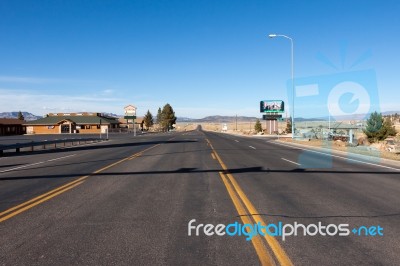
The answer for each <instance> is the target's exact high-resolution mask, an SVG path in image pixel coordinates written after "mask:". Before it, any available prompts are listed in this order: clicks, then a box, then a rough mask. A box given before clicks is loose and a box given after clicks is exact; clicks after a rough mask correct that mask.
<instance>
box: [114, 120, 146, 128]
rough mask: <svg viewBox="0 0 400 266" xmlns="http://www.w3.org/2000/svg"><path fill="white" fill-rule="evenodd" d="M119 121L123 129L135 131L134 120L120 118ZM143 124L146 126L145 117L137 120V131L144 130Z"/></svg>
mask: <svg viewBox="0 0 400 266" xmlns="http://www.w3.org/2000/svg"><path fill="white" fill-rule="evenodd" d="M118 121H119V122H120V127H121V128H128V129H133V120H132V119H129V120H127V119H125V118H122V117H121V118H119V119H118ZM143 124H144V119H143V117H136V118H135V125H136V129H137V130H142V131H143Z"/></svg>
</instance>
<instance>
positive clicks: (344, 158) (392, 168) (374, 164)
mask: <svg viewBox="0 0 400 266" xmlns="http://www.w3.org/2000/svg"><path fill="white" fill-rule="evenodd" d="M274 143H275V144H278V145H282V146H286V147H290V148H297V149H300V150H305V151H311V152H315V153H319V154H323V155H328V156H332V157H336V158H340V159H343V160H349V161H354V162H358V163H363V164H368V165H373V166H378V167H382V168H387V169H391V170H396V171H400V169H398V168H394V167H390V166H386V165H380V164H376V163H369V162H363V161H360V160H356V159H352V158H346V157H342V156H338V155H333V154H329V153H324V152H320V151H314V150H311V149H305V148H300V147H298V146H296V145H287V144H283V143H276V142H274Z"/></svg>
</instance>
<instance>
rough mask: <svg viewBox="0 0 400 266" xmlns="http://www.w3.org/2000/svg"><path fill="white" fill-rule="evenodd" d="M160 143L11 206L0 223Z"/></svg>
mask: <svg viewBox="0 0 400 266" xmlns="http://www.w3.org/2000/svg"><path fill="white" fill-rule="evenodd" d="M159 145H161V144H156V145H154V146H151V147H150V148H147V149H145V150H143V151H140V152H137V153H135V154H133V155H130V156H128V157H126V158H124V159H122V160H119V161H117V162H115V163H112V164H110V165H107V166H105V167H103V168H101V169H99V170H96V171H94V172H93V173H91V174H89V175H85V176H82V177H80V178H78V179H76V180H74V181H72V182H69V183H67V184H65V185H62V186H60V187H57V188H55V189H53V190H50V191H48V192H46V193H44V194H42V195H39V196H37V197H35V198H33V199H30V200H28V201H26V202H24V203H21V204H19V205H17V206H14V207H12V208H9V209H7V210H5V211H3V212H1V213H0V217H1V218H0V223H1V222H3V221H5V220H7V219H9V218H11V217H13V216H15V215H17V214H19V213H21V212H24V211H26V210H29V209H30V208H32V207H34V206H36V205H38V204H40V203H42V202H45V201H47V200H49V199H51V198H53V197H55V196H57V195H60V194H61V193H64V192H66V191H68V190H70V189H71V188H74V187H76V186H78V185H80V184H82V183H83V182H84V181H85V179H87V178H88V177H89V176H93V175H95V174H98V173H100V172H103V171H105V170H107V169H109V168H111V167H113V166H116V165H118V164H120V163H122V162H125V161H127V160H131V159H133V158H135V157H139V156H141V155H142V154H143V152H145V151H148V150H150V149H153V148H155V147H157V146H159ZM8 213H10V214H8ZM6 214H8V215H6ZM4 215H6V216H4ZM2 216H3V217H2Z"/></svg>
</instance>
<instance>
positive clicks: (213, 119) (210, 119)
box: [177, 111, 400, 123]
mask: <svg viewBox="0 0 400 266" xmlns="http://www.w3.org/2000/svg"><path fill="white" fill-rule="evenodd" d="M395 113H398V114H400V111H388V112H382V115H384V116H385V115H392V114H395ZM283 117H285V116H283ZM365 117H366V115H365V114H356V115H343V116H338V117H335V120H338V121H350V120H356V121H357V120H363V119H365ZM236 119H237V121H238V122H249V121H254V120H256V119H262V115H261V114H260V117H250V116H238V117H236V116H221V115H214V116H207V117H204V118H200V119H196V118H188V117H178V118H177V122H181V123H232V122H235V121H236ZM331 119H332V117H331ZM328 120H329V117H315V118H303V117H296V118H295V121H297V122H306V121H307V122H308V121H328ZM332 120H333V119H332Z"/></svg>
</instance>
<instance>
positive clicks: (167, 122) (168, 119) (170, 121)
mask: <svg viewBox="0 0 400 266" xmlns="http://www.w3.org/2000/svg"><path fill="white" fill-rule="evenodd" d="M175 123H176V116H175V112H174V109H173V108H172V106H171V105H170V104H169V103H167V104H166V105H164V107H163V109H162V111H161V127H162V129H163V130H164V131H169V130H170V129H172V125H174V124H175Z"/></svg>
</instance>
